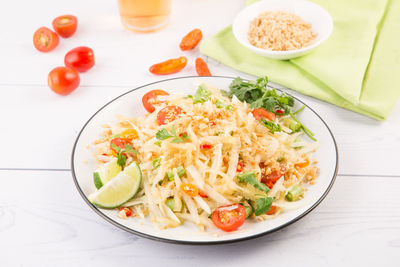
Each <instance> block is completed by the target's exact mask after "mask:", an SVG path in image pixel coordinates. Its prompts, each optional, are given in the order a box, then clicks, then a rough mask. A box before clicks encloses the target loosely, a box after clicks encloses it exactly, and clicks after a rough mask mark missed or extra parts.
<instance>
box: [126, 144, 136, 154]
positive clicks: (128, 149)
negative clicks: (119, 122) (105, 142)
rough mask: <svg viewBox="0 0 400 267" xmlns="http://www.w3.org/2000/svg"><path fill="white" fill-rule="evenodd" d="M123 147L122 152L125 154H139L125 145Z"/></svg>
mask: <svg viewBox="0 0 400 267" xmlns="http://www.w3.org/2000/svg"><path fill="white" fill-rule="evenodd" d="M124 147H125V149H124V152H126V153H131V154H137V153H139V151H137V150H136V149H134V148H133V147H132V146H131V145H128V144H125V145H124Z"/></svg>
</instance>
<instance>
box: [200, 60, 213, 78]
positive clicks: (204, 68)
mask: <svg viewBox="0 0 400 267" xmlns="http://www.w3.org/2000/svg"><path fill="white" fill-rule="evenodd" d="M196 72H197V74H198V75H199V76H211V72H210V70H209V69H208V65H207V63H206V62H205V61H204V60H203V59H202V58H199V57H198V58H196Z"/></svg>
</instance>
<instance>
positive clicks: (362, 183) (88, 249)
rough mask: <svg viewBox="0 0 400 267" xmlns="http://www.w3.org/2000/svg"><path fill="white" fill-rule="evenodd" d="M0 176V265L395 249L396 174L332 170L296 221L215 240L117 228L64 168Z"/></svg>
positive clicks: (176, 262) (364, 259)
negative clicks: (181, 241) (320, 197)
mask: <svg viewBox="0 0 400 267" xmlns="http://www.w3.org/2000/svg"><path fill="white" fill-rule="evenodd" d="M0 183H1V184H2V185H4V184H6V185H7V186H6V187H5V186H1V187H0V248H1V254H0V255H1V256H0V266H54V267H55V266H111V265H112V266H116V265H119V266H130V265H133V264H135V266H139V265H144V266H159V264H160V263H161V262H162V264H163V266H208V265H210V266H221V265H222V266H224V265H223V264H224V263H226V262H227V261H229V263H230V265H231V266H243V265H254V266H259V265H262V266H264V265H268V266H360V265H359V264H361V263H366V264H363V265H364V266H390V263H393V262H394V260H395V259H398V255H399V254H398V253H399V250H400V195H399V194H395V193H388V192H394V191H393V188H399V187H400V179H399V177H396V178H388V177H386V178H382V177H338V179H337V181H336V183H335V185H334V187H333V188H332V191H331V192H330V194H329V195H328V197H327V198H326V199H325V200H324V201H323V202H322V203H321V204H320V206H318V207H317V208H316V209H315V210H314V211H313V212H311V213H310V214H309V215H307V216H306V217H305V218H303V219H301V220H300V221H298V222H297V223H295V224H292V225H291V226H289V227H287V228H284V229H283V230H280V231H278V232H276V233H273V234H270V235H268V236H265V237H261V238H258V239H254V240H250V241H246V242H240V243H236V244H228V245H218V246H187V245H173V244H165V243H160V242H156V241H151V240H147V239H144V238H141V237H136V236H134V235H131V234H129V233H126V232H124V231H122V230H119V229H118V228H116V227H114V226H112V225H110V224H109V223H107V222H106V221H104V220H103V219H102V218H100V217H99V216H98V215H97V214H95V213H94V212H93V211H92V210H91V209H90V208H89V207H88V206H87V204H86V203H85V202H84V201H83V199H81V197H80V195H79V194H78V192H77V190H76V189H75V186H74V184H73V182H72V177H71V174H70V173H69V172H68V171H65V172H64V171H59V172H55V171H34V172H33V171H0ZM10 188H13V190H10ZM21 254H23V257H22V256H21ZM378 255H379V256H378ZM17 259H18V260H17ZM112 263H113V264H114V265H113V264H112ZM305 263H307V265H306V264H305ZM392 266H394V265H392Z"/></svg>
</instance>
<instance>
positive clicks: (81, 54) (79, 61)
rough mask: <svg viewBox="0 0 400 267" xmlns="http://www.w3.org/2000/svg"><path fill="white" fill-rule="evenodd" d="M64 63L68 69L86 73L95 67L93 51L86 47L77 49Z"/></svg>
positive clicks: (66, 56) (70, 53)
mask: <svg viewBox="0 0 400 267" xmlns="http://www.w3.org/2000/svg"><path fill="white" fill-rule="evenodd" d="M64 63H65V66H67V67H70V68H73V69H75V70H77V71H79V72H85V71H87V70H89V69H90V68H92V67H93V66H94V53H93V50H92V49H91V48H89V47H86V46H79V47H76V48H74V49H72V50H70V51H69V52H68V53H67V54H66V55H65V57H64Z"/></svg>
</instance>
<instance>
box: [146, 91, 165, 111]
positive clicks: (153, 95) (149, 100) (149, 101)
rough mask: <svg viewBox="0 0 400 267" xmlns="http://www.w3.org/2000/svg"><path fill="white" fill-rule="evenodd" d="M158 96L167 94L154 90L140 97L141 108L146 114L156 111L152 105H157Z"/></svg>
mask: <svg viewBox="0 0 400 267" xmlns="http://www.w3.org/2000/svg"><path fill="white" fill-rule="evenodd" d="M159 95H169V94H168V93H167V92H165V91H164V90H160V89H156V90H151V91H149V92H147V93H146V94H144V96H143V97H142V103H143V106H144V108H145V109H146V110H147V111H148V112H150V113H152V112H154V110H156V108H155V107H154V106H153V104H156V103H158V102H157V96H159Z"/></svg>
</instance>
